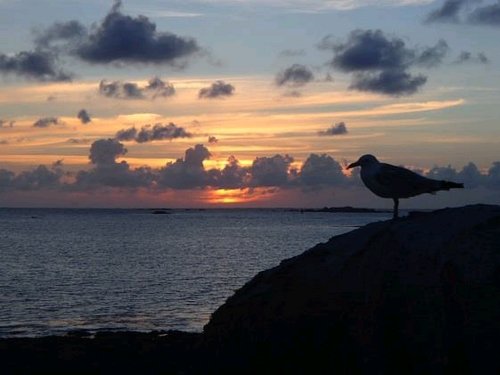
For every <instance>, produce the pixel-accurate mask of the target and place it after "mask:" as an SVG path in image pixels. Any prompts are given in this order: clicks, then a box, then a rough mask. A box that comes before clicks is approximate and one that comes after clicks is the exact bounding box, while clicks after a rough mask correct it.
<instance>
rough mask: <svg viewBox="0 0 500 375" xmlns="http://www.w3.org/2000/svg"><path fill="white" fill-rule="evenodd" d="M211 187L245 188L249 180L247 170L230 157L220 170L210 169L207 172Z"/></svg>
mask: <svg viewBox="0 0 500 375" xmlns="http://www.w3.org/2000/svg"><path fill="white" fill-rule="evenodd" d="M209 174H210V175H211V179H212V181H214V183H213V186H214V187H217V188H219V189H241V188H244V187H245V186H246V181H248V180H249V168H245V167H242V166H241V165H240V163H239V161H238V160H237V159H236V158H235V157H234V156H230V157H229V158H228V159H227V164H226V166H225V167H224V168H222V169H221V170H215V169H212V170H210V171H209Z"/></svg>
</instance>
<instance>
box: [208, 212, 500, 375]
mask: <svg viewBox="0 0 500 375" xmlns="http://www.w3.org/2000/svg"><path fill="white" fill-rule="evenodd" d="M499 316H500V207H498V206H487V205H474V206H468V207H462V208H454V209H444V210H440V211H435V212H431V213H420V214H412V215H409V216H408V217H405V218H403V219H399V220H396V221H392V220H391V221H385V222H378V223H373V224H369V225H367V226H365V227H362V228H360V229H357V230H354V231H352V232H349V233H347V234H344V235H341V236H337V237H334V238H332V239H331V240H330V241H329V242H327V243H324V244H320V245H317V246H315V247H314V248H312V249H310V250H308V251H306V252H305V253H303V254H301V255H299V256H297V257H294V258H291V259H288V260H285V261H283V262H282V263H281V264H280V265H279V266H278V267H276V268H273V269H270V270H267V271H264V272H261V273H259V274H258V275H257V276H256V277H255V278H254V279H253V280H251V281H250V282H249V283H247V284H246V285H245V286H244V287H243V288H241V289H240V290H238V291H237V292H236V293H235V294H234V296H232V297H231V298H229V299H228V300H227V302H226V303H225V304H224V305H223V306H221V307H220V308H219V309H218V310H217V311H215V313H214V314H213V316H212V318H211V320H210V322H209V323H208V324H207V325H206V326H205V329H204V334H203V345H204V348H205V349H206V350H207V352H208V353H210V354H209V356H208V357H209V358H211V361H210V362H211V363H213V365H214V366H215V367H214V369H213V372H214V373H223V372H226V373H252V374H254V373H255V374H256V373H283V374H287V373H304V374H305V373H316V374H324V373H336V374H337V373H349V374H352V373H369V374H382V373H384V374H387V373H394V374H412V373H419V374H423V373H425V374H432V373H475V374H486V373H500V365H499V363H500V360H499V357H498V348H500V320H499V319H498V317H499Z"/></svg>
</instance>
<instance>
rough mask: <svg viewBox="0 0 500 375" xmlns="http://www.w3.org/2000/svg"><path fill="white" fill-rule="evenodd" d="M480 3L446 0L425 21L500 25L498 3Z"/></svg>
mask: <svg viewBox="0 0 500 375" xmlns="http://www.w3.org/2000/svg"><path fill="white" fill-rule="evenodd" d="M480 3H481V1H478V0H446V1H444V2H443V4H442V5H441V7H439V8H437V9H435V10H433V11H431V12H430V13H429V14H428V15H427V18H426V22H429V23H430V22H449V23H457V24H458V23H469V24H473V25H485V26H500V3H499V2H498V1H497V2H495V3H493V4H480Z"/></svg>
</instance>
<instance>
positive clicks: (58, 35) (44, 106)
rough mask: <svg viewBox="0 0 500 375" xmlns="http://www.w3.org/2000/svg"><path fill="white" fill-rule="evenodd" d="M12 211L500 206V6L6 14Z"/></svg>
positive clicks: (0, 182)
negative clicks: (406, 192)
mask: <svg viewBox="0 0 500 375" xmlns="http://www.w3.org/2000/svg"><path fill="white" fill-rule="evenodd" d="M0 33H1V43H0V80H1V86H0V206H37V207H40V206H41V207H187V208H189V207H322V206H343V205H352V206H368V207H382V208H390V207H392V202H391V201H388V200H384V199H381V198H378V197H375V196H373V195H372V194H371V193H370V192H368V191H367V190H366V188H365V187H364V186H362V184H361V183H360V181H359V176H358V173H359V172H358V171H354V174H353V175H350V174H348V173H347V172H346V171H345V169H344V168H345V166H346V165H347V163H350V162H353V161H355V160H357V159H358V157H359V156H360V155H363V154H367V153H371V154H374V155H375V156H377V158H378V159H379V160H381V161H384V162H388V163H391V164H396V165H404V166H406V167H408V168H411V169H413V170H415V171H418V172H419V173H422V174H425V175H428V176H430V177H433V178H440V179H448V180H452V181H459V182H464V183H465V186H466V189H464V190H463V191H452V192H445V193H439V194H437V196H430V195H427V196H422V197H418V198H413V199H411V200H409V201H404V202H402V205H401V207H402V208H433V207H444V206H455V205H464V204H470V203H480V202H481V203H495V204H500V123H499V118H500V47H499V36H500V1H496V0H495V1H489V0H484V1H479V0H477V1H475V0H446V1H442V0H439V1H432V0H379V1H375V0H338V1H334V0H330V1H328V0H172V1H167V0H151V1H138V0H124V1H122V2H119V1H114V2H113V1H102V0H85V1H83V0H72V1H67V0H22V1H21V0H0Z"/></svg>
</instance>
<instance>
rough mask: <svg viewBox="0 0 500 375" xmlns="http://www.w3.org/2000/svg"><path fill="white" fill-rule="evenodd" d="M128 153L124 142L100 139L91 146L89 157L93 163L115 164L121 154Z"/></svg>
mask: <svg viewBox="0 0 500 375" xmlns="http://www.w3.org/2000/svg"><path fill="white" fill-rule="evenodd" d="M126 153H127V149H126V148H125V147H124V146H123V144H122V143H120V142H118V141H117V140H115V139H111V138H108V139H99V140H97V141H95V142H94V143H92V145H91V146H90V155H89V159H90V161H91V163H92V164H96V165H105V164H114V163H116V159H117V158H118V157H119V156H123V155H125V154H126Z"/></svg>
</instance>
